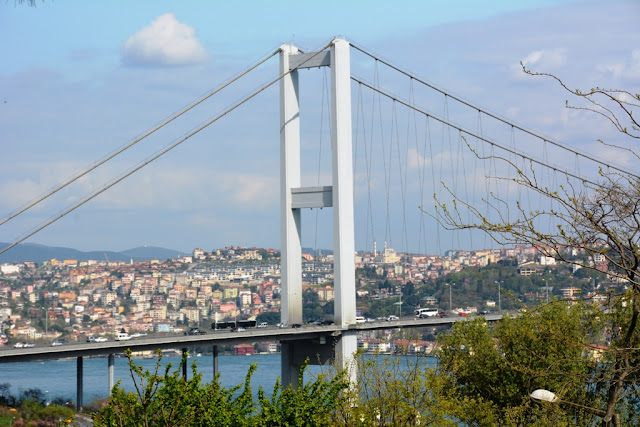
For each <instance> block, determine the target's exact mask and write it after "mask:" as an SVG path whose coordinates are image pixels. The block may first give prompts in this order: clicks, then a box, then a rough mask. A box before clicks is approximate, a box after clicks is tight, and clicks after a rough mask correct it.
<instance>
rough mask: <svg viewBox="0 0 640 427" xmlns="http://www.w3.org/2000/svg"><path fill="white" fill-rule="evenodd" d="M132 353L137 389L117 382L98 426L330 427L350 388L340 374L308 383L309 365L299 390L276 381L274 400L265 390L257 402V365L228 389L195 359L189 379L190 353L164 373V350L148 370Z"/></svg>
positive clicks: (301, 374) (260, 391)
mask: <svg viewBox="0 0 640 427" xmlns="http://www.w3.org/2000/svg"><path fill="white" fill-rule="evenodd" d="M128 355H129V369H130V371H131V376H132V378H133V380H134V385H135V390H136V391H135V392H126V391H125V390H124V389H122V388H121V387H120V385H119V384H116V386H115V387H114V389H113V393H112V397H111V398H110V400H109V402H108V404H107V405H106V406H105V407H104V408H103V409H102V410H101V411H100V412H99V413H97V414H96V415H95V416H94V425H95V426H96V427H100V426H203V427H204V426H278V425H291V426H295V425H300V426H302V425H305V426H324V425H331V420H332V418H331V414H332V411H333V409H334V408H335V407H336V406H337V405H338V404H339V403H340V402H341V399H342V397H341V391H342V390H344V389H345V388H346V387H347V383H346V382H344V379H343V377H342V376H341V375H338V376H336V377H333V378H331V379H326V378H325V377H322V376H321V377H319V378H317V379H316V381H314V382H308V383H306V384H305V383H304V382H303V379H302V378H303V374H304V372H305V370H306V367H307V365H306V364H305V365H304V366H303V367H302V369H301V371H300V376H299V379H298V387H297V388H295V389H294V388H291V387H289V388H286V389H282V387H281V386H280V384H279V383H276V385H275V386H274V390H273V395H272V397H271V398H267V397H266V395H265V394H264V392H263V391H262V389H260V390H259V392H258V396H259V399H258V404H256V403H255V402H254V400H253V393H252V391H251V384H250V381H251V376H252V374H253V373H254V372H255V370H256V365H251V367H250V369H249V371H248V373H247V376H246V378H245V382H244V384H243V385H238V386H236V387H232V388H228V389H227V388H224V387H221V386H220V383H219V378H218V377H216V378H214V380H213V381H212V382H211V383H209V384H203V383H202V381H201V374H199V373H198V372H197V369H196V364H195V362H194V364H193V365H192V377H191V378H190V379H188V380H185V379H184V378H183V377H182V376H181V374H180V372H181V371H182V369H181V368H182V366H184V364H185V363H187V360H186V357H183V359H182V361H181V364H180V368H179V369H177V370H176V371H174V372H171V365H169V366H167V367H166V369H165V372H164V374H162V375H159V370H160V353H159V354H158V355H159V358H158V362H157V363H156V366H155V370H154V372H150V371H143V370H142V368H141V367H139V366H136V365H135V364H134V363H133V361H132V359H131V353H130V352H129V354H128Z"/></svg>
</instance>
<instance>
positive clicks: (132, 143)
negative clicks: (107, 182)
mask: <svg viewBox="0 0 640 427" xmlns="http://www.w3.org/2000/svg"><path fill="white" fill-rule="evenodd" d="M279 52H280V50H279V49H278V50H276V51H274V52H273V53H271V54H269V55H268V56H266V57H265V58H263V59H262V60H260V61H258V62H257V63H256V64H254V65H252V66H251V67H249V68H247V69H246V70H244V71H243V72H241V73H240V74H238V75H236V76H235V77H233V78H232V79H231V80H229V81H227V82H226V83H224V84H222V85H220V86H219V87H217V88H216V89H214V90H212V91H210V92H209V93H207V94H206V95H204V96H203V97H201V98H200V99H197V100H196V101H194V102H193V103H192V104H190V105H189V106H187V107H185V108H183V109H182V110H180V111H178V112H177V113H175V114H174V115H172V116H171V117H169V118H168V119H166V120H165V121H163V122H162V123H160V124H159V125H157V126H155V127H154V128H152V129H150V130H148V131H147V132H145V133H144V134H142V136H139V137H138V138H136V139H134V140H133V141H131V142H130V143H129V144H127V145H125V146H123V147H121V148H120V149H118V150H116V151H115V152H114V153H112V154H109V155H107V156H106V157H104V158H103V159H102V160H99V161H98V162H97V163H94V164H93V165H91V166H89V167H88V168H87V169H85V170H83V171H82V172H80V173H78V174H77V175H74V176H73V177H71V178H69V179H68V180H67V181H65V182H63V183H62V184H60V185H58V186H57V187H55V188H54V189H53V190H50V191H49V192H48V193H46V194H44V195H43V196H40V197H39V198H37V199H36V200H34V201H32V202H31V203H29V204H27V205H26V206H25V207H23V208H22V209H20V210H18V211H16V212H14V213H13V214H11V215H9V216H8V217H7V218H5V219H3V220H2V221H0V226H1V225H2V224H4V223H6V222H8V221H11V220H12V219H13V218H15V217H17V216H18V215H20V214H22V213H24V212H26V211H27V210H29V209H31V208H32V207H34V206H36V205H37V204H39V203H41V202H43V201H44V200H46V199H48V198H49V197H51V196H53V195H54V194H56V193H57V192H58V191H60V190H62V189H63V188H65V187H67V186H69V185H71V184H72V183H74V182H75V181H77V180H78V179H80V178H82V177H83V176H85V175H86V174H88V173H89V172H91V171H93V170H95V169H97V168H98V167H100V166H102V165H103V164H105V163H106V162H108V161H109V160H111V159H113V158H114V157H116V156H118V155H120V154H122V153H123V152H125V151H126V150H128V149H129V148H131V147H133V146H134V145H136V144H137V143H138V142H140V141H142V140H143V139H145V138H146V137H148V136H149V135H151V134H153V133H154V132H156V131H158V130H159V129H161V128H163V127H164V126H166V125H168V124H169V123H171V122H172V121H174V120H175V119H177V118H178V117H180V116H182V115H184V114H185V113H187V112H188V111H190V110H192V109H193V108H195V107H196V106H198V105H200V104H202V103H203V102H204V101H206V100H207V99H209V98H211V97H212V96H213V95H215V94H216V93H218V92H220V91H221V90H222V89H224V88H226V87H227V86H229V85H231V84H232V83H234V82H236V81H237V80H239V79H240V78H242V77H244V76H245V75H247V74H248V73H250V72H251V71H253V70H255V69H256V68H257V67H259V66H260V65H262V64H264V63H265V62H267V61H268V60H269V59H271V58H273V57H274V56H275V55H277V54H278V53H279Z"/></svg>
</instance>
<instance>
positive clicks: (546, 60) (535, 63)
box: [511, 48, 567, 81]
mask: <svg viewBox="0 0 640 427" xmlns="http://www.w3.org/2000/svg"><path fill="white" fill-rule="evenodd" d="M521 62H522V64H523V65H524V66H525V68H527V69H528V70H531V71H533V72H542V73H546V72H550V71H552V70H557V69H559V68H562V67H564V66H565V64H566V63H567V53H566V49H563V48H555V49H547V50H534V51H532V52H531V53H529V54H528V55H527V56H526V57H524V58H523V59H522V60H521ZM511 69H512V70H513V74H514V76H515V78H516V79H518V80H523V81H534V79H530V78H529V76H528V75H527V74H525V73H523V72H522V66H521V65H520V63H518V64H513V65H512V66H511Z"/></svg>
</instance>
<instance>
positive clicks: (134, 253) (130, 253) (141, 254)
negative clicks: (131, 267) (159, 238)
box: [120, 246, 187, 260]
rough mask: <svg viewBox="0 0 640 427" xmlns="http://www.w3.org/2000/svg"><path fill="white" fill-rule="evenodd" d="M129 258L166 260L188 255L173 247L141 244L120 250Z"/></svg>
mask: <svg viewBox="0 0 640 427" xmlns="http://www.w3.org/2000/svg"><path fill="white" fill-rule="evenodd" d="M120 253H121V254H123V255H126V256H127V257H129V258H133V259H145V260H146V259H159V260H165V259H169V258H177V257H181V256H182V255H187V254H186V253H184V252H180V251H174V250H173V249H165V248H158V247H156V246H139V247H137V248H133V249H127V250H126V251H122V252H120Z"/></svg>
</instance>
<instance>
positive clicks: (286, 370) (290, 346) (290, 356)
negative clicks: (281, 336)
mask: <svg viewBox="0 0 640 427" xmlns="http://www.w3.org/2000/svg"><path fill="white" fill-rule="evenodd" d="M296 344H297V345H300V342H297V341H285V342H280V347H281V351H280V359H281V363H282V373H281V383H282V386H283V387H288V386H291V387H293V388H294V389H295V388H297V387H298V373H299V372H300V368H301V365H300V364H299V363H296V358H295V352H294V346H295V345H296Z"/></svg>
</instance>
